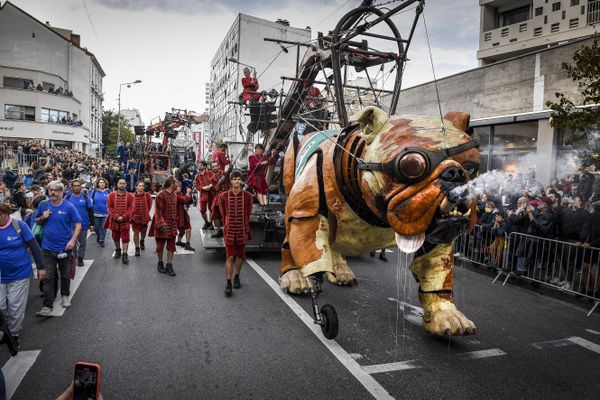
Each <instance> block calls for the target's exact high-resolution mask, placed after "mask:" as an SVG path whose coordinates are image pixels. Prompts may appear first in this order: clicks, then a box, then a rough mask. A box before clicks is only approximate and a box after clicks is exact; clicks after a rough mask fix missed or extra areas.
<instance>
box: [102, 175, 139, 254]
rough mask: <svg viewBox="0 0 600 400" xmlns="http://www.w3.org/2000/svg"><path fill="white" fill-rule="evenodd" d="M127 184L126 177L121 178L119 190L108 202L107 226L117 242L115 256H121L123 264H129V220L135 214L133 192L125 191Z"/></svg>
mask: <svg viewBox="0 0 600 400" xmlns="http://www.w3.org/2000/svg"><path fill="white" fill-rule="evenodd" d="M126 186H127V185H126V183H125V179H119V181H118V182H117V191H116V192H112V193H110V194H109V195H108V200H107V202H106V205H107V208H108V219H107V220H106V228H107V229H110V230H111V231H112V239H113V241H114V242H115V255H114V258H115V260H116V259H118V258H119V257H120V258H121V262H122V263H123V264H129V256H128V255H127V249H128V248H129V240H130V237H129V228H130V226H129V221H131V216H132V215H133V194H131V193H127V192H126V191H125V187H126ZM121 245H122V246H121ZM121 248H122V249H123V252H122V253H121Z"/></svg>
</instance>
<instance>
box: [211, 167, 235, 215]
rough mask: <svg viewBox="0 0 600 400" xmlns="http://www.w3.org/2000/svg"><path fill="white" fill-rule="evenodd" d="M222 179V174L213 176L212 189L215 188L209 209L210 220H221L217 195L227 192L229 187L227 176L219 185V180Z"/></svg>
mask: <svg viewBox="0 0 600 400" xmlns="http://www.w3.org/2000/svg"><path fill="white" fill-rule="evenodd" d="M222 177H223V173H221V172H217V173H215V174H214V176H213V179H212V182H213V187H214V188H215V193H216V194H215V198H214V200H213V203H212V207H211V214H210V216H211V219H216V220H221V219H223V218H222V217H221V212H220V211H219V194H221V193H223V192H225V191H227V190H229V188H230V187H231V182H230V181H229V176H225V179H224V180H223V182H221V183H220V181H221V178H222Z"/></svg>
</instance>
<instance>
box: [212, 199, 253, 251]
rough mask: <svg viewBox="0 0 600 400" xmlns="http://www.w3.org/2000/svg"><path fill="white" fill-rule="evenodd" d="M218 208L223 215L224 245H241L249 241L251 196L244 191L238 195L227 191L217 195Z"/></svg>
mask: <svg viewBox="0 0 600 400" xmlns="http://www.w3.org/2000/svg"><path fill="white" fill-rule="evenodd" d="M219 208H220V209H221V213H222V215H223V230H224V234H225V244H227V245H243V244H245V243H246V241H248V240H250V239H251V236H250V214H251V213H252V195H251V194H250V193H248V192H247V191H245V190H241V191H240V192H239V193H238V194H234V193H233V192H232V191H231V190H228V191H226V192H223V193H221V194H220V195H219Z"/></svg>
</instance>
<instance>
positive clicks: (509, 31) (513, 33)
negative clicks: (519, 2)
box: [479, 20, 533, 50]
mask: <svg viewBox="0 0 600 400" xmlns="http://www.w3.org/2000/svg"><path fill="white" fill-rule="evenodd" d="M532 22H533V21H532V20H528V21H524V22H519V23H517V24H512V25H508V26H503V27H500V28H496V29H493V30H491V31H487V32H483V34H482V35H481V37H480V38H479V50H488V49H491V48H494V47H497V46H503V45H507V44H511V43H516V42H518V41H523V40H527V39H530V38H531V37H532V36H533V28H532V27H531V25H532Z"/></svg>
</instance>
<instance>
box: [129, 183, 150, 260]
mask: <svg viewBox="0 0 600 400" xmlns="http://www.w3.org/2000/svg"><path fill="white" fill-rule="evenodd" d="M145 186H146V185H145V184H144V182H143V181H139V182H138V183H137V184H136V185H135V193H134V194H133V216H132V217H131V227H132V229H133V243H135V256H136V257H139V256H140V250H145V248H146V246H145V245H144V239H145V238H146V232H147V231H148V222H150V209H151V208H152V196H151V195H150V193H148V192H145V191H144V188H145Z"/></svg>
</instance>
